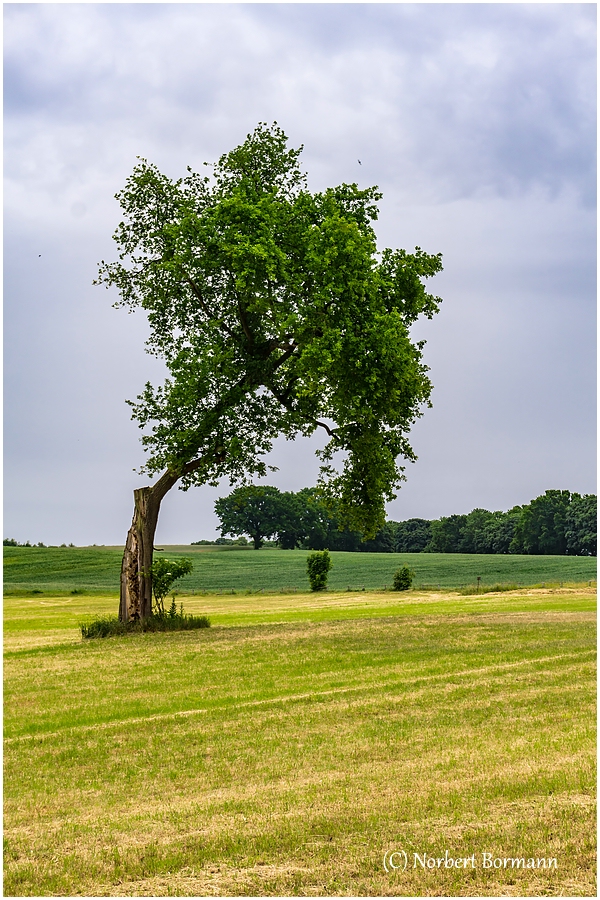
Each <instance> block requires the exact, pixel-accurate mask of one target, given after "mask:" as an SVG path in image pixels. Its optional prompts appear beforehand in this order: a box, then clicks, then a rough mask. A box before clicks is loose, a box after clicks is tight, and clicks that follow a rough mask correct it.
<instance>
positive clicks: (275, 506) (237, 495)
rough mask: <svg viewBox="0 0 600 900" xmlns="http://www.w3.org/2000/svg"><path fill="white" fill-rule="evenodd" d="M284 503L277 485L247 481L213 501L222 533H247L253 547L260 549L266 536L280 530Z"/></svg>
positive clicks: (237, 534) (271, 535)
mask: <svg viewBox="0 0 600 900" xmlns="http://www.w3.org/2000/svg"><path fill="white" fill-rule="evenodd" d="M284 502H285V501H284V500H283V498H282V495H281V492H280V491H279V490H278V489H277V488H276V487H269V485H253V484H250V485H246V486H245V487H239V488H236V489H235V490H234V491H232V493H231V494H229V495H228V496H227V497H220V498H219V499H218V500H217V501H216V502H215V512H216V514H217V515H218V517H219V519H220V520H221V535H226V534H230V535H233V536H234V537H238V536H239V535H243V534H247V535H248V536H249V537H250V538H252V541H253V543H254V549H255V550H260V548H261V547H262V545H263V543H264V540H265V538H271V537H273V536H274V535H276V534H277V533H278V531H279V530H280V528H281V522H282V515H283V506H284Z"/></svg>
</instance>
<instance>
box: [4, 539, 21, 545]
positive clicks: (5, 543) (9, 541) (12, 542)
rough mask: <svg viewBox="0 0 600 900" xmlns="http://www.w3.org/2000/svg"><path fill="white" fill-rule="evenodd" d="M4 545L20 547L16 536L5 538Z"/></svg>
mask: <svg viewBox="0 0 600 900" xmlns="http://www.w3.org/2000/svg"><path fill="white" fill-rule="evenodd" d="M2 544H3V546H4V547H18V546H19V545H18V543H17V542H16V540H15V539H14V538H4V540H3V541H2Z"/></svg>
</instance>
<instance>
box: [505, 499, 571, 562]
mask: <svg viewBox="0 0 600 900" xmlns="http://www.w3.org/2000/svg"><path fill="white" fill-rule="evenodd" d="M570 503H571V494H570V493H569V491H545V493H544V494H542V495H541V496H539V497H536V498H535V500H532V501H531V503H530V504H529V505H527V506H524V507H523V508H522V512H521V516H520V518H519V521H518V523H517V525H516V528H515V533H514V537H513V539H512V541H511V544H510V550H511V552H512V553H526V554H529V553H531V554H541V555H545V554H554V555H563V554H564V553H565V552H566V550H567V540H566V537H565V530H566V524H567V512H568V510H569V506H570Z"/></svg>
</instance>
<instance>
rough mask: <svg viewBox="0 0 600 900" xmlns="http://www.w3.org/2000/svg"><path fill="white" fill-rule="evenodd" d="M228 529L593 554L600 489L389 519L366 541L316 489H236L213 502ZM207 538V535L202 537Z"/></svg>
mask: <svg viewBox="0 0 600 900" xmlns="http://www.w3.org/2000/svg"><path fill="white" fill-rule="evenodd" d="M215 511H216V513H217V515H218V517H219V519H220V522H221V535H222V537H221V539H220V541H221V542H225V537H224V536H225V535H231V536H233V537H236V538H238V542H239V543H245V541H244V540H243V538H242V536H243V535H248V537H249V538H250V539H251V540H252V543H253V545H254V548H255V549H257V550H258V549H259V548H260V547H261V546H262V545H263V544H264V542H265V540H267V539H275V540H276V541H277V544H278V546H279V547H281V548H282V549H285V550H291V549H293V548H295V547H301V548H304V549H307V550H323V549H328V550H349V551H363V552H367V553H517V554H536V555H537V554H539V555H545V554H554V555H565V554H568V555H570V556H596V495H595V494H584V495H583V496H582V495H580V494H575V493H571V492H570V491H556V490H555V491H546V492H545V493H544V494H542V495H541V496H539V497H536V499H535V500H532V501H531V503H528V504H526V505H524V506H514V507H513V508H512V509H509V510H508V512H499V511H496V512H490V511H489V510H487V509H474V510H472V511H471V512H470V513H467V514H465V515H452V516H442V518H440V519H435V520H433V521H429V520H428V519H407V520H406V521H403V522H392V521H389V522H386V523H385V525H384V526H383V528H382V529H381V530H380V531H379V532H378V533H377V535H376V536H375V537H374V538H373V539H372V540H369V541H363V540H362V536H361V535H360V534H359V533H358V532H355V531H342V530H340V528H339V527H338V520H337V517H336V514H335V510H334V509H332V508H331V507H330V506H326V505H325V503H324V502H323V500H322V499H321V498H320V496H319V493H318V491H317V490H316V488H304V489H303V490H301V491H298V492H296V493H294V492H292V491H279V490H278V489H277V488H275V487H269V486H266V485H265V486H257V485H250V486H247V487H240V488H236V490H234V491H233V492H232V493H231V494H229V495H228V496H227V497H221V498H220V499H219V500H217V501H216V503H215ZM198 543H203V542H198Z"/></svg>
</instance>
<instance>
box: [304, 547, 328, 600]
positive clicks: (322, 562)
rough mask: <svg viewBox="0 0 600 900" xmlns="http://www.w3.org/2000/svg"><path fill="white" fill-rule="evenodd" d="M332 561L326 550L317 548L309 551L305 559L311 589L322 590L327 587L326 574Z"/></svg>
mask: <svg viewBox="0 0 600 900" xmlns="http://www.w3.org/2000/svg"><path fill="white" fill-rule="evenodd" d="M332 565H333V563H332V562H331V557H330V556H329V551H328V550H317V552H316V553H311V554H310V555H309V556H308V557H307V560H306V567H307V569H308V580H309V581H310V589H311V591H324V590H325V588H326V587H327V575H328V573H329V570H330V569H331V567H332Z"/></svg>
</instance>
